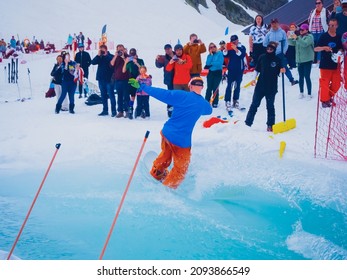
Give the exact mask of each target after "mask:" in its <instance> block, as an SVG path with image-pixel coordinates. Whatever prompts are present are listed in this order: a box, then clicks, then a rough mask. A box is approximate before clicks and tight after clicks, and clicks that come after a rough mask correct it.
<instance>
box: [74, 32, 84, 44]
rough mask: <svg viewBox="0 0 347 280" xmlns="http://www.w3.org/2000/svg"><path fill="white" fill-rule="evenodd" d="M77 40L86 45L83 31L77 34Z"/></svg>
mask: <svg viewBox="0 0 347 280" xmlns="http://www.w3.org/2000/svg"><path fill="white" fill-rule="evenodd" d="M76 40H77V44H78V45H80V44H82V45H84V35H83V33H82V32H80V33H79V34H78V35H77V36H76Z"/></svg>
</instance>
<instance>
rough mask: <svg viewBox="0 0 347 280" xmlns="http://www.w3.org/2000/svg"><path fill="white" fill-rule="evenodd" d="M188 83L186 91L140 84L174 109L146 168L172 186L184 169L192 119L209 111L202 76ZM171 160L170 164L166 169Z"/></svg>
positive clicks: (210, 110)
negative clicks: (152, 158)
mask: <svg viewBox="0 0 347 280" xmlns="http://www.w3.org/2000/svg"><path fill="white" fill-rule="evenodd" d="M133 86H134V85H133ZM188 86H189V90H190V91H184V90H166V89H161V88H155V87H151V86H147V85H145V84H140V89H141V90H142V91H144V92H146V93H147V94H148V95H150V96H153V97H154V98H156V99H158V100H160V101H162V102H164V103H166V104H171V105H173V106H174V108H175V110H173V112H172V115H171V118H169V119H168V120H167V121H166V123H165V124H164V127H163V129H162V131H161V136H162V141H161V149H162V150H161V153H160V154H159V156H158V157H157V158H156V159H155V160H154V162H153V166H152V169H151V171H150V174H151V175H152V176H153V177H154V178H155V179H156V180H158V181H160V182H162V183H163V185H165V186H167V187H169V188H173V189H176V188H177V187H178V186H179V185H180V183H181V182H182V181H183V180H184V177H185V175H186V173H187V171H188V167H189V163H190V157H191V152H190V151H191V146H192V133H193V129H194V126H195V124H196V122H197V121H198V119H199V118H200V116H202V115H210V114H211V113H212V107H211V105H210V103H209V102H207V101H206V100H205V99H204V98H203V97H202V96H201V92H202V89H203V86H204V81H203V80H202V78H201V77H194V78H192V79H191V80H190V82H189V84H188ZM172 161H173V167H172V169H171V170H170V171H169V170H168V167H169V166H170V164H171V162H172Z"/></svg>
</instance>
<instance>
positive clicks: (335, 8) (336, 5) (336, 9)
mask: <svg viewBox="0 0 347 280" xmlns="http://www.w3.org/2000/svg"><path fill="white" fill-rule="evenodd" d="M339 13H342V3H341V1H340V0H334V6H333V9H332V11H331V14H330V18H334V17H335V16H336V15H337V14H339Z"/></svg>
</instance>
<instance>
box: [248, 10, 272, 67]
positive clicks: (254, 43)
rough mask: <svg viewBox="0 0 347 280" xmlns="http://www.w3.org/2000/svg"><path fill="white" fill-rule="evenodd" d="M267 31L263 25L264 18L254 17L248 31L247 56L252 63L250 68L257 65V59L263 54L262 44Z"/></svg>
mask: <svg viewBox="0 0 347 280" xmlns="http://www.w3.org/2000/svg"><path fill="white" fill-rule="evenodd" d="M267 32H268V29H267V27H266V25H265V23H264V18H263V16H261V15H256V17H255V19H254V24H253V25H252V27H251V29H250V30H249V55H250V56H251V57H252V59H253V61H252V63H251V66H252V67H255V66H256V65H257V61H258V58H259V56H260V55H261V54H263V53H265V47H264V46H263V42H264V39H265V35H266V33H267Z"/></svg>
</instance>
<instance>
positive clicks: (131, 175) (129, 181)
mask: <svg viewBox="0 0 347 280" xmlns="http://www.w3.org/2000/svg"><path fill="white" fill-rule="evenodd" d="M148 135H149V131H148V130H147V131H146V134H145V138H144V139H143V143H142V146H141V148H140V151H139V153H138V155H137V158H136V161H135V164H134V167H133V170H132V171H131V174H130V177H129V180H128V183H127V185H126V188H125V190H124V193H123V196H122V199H121V201H120V203H119V205H118V209H117V212H116V215H115V217H114V219H113V222H112V225H111V228H110V231H109V233H108V235H107V238H106V241H105V244H104V247H103V248H102V251H101V254H100V257H99V260H102V258H103V257H104V254H105V250H106V247H107V245H108V242H109V241H110V238H111V235H112V232H113V229H114V227H115V225H116V222H117V219H118V216H119V213H120V210H121V208H122V206H123V203H124V200H125V196H126V195H127V192H128V190H129V187H130V183H131V181H132V179H133V176H134V173H135V170H136V167H137V164H138V163H139V160H140V157H141V154H142V151H143V148H144V146H145V144H146V141H147V138H148Z"/></svg>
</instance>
